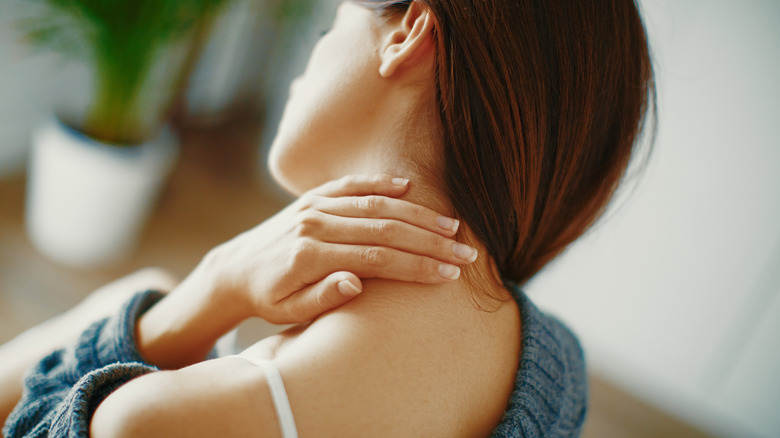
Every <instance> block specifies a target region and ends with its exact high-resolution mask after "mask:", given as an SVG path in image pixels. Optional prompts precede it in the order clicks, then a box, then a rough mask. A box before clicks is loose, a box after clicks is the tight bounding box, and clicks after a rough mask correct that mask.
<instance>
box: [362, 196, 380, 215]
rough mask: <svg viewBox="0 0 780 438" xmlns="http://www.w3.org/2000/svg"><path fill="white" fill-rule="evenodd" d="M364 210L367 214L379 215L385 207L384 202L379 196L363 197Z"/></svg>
mask: <svg viewBox="0 0 780 438" xmlns="http://www.w3.org/2000/svg"><path fill="white" fill-rule="evenodd" d="M362 199H363V210H364V211H365V212H366V213H367V214H377V213H379V211H380V210H381V209H382V206H383V205H384V200H383V199H382V198H381V197H379V196H366V197H363V198H362Z"/></svg>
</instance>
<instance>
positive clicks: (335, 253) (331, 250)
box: [312, 244, 460, 284]
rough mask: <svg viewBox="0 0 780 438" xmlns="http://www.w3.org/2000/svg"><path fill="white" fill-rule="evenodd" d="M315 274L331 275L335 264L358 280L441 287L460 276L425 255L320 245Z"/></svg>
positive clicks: (362, 247)
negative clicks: (382, 280)
mask: <svg viewBox="0 0 780 438" xmlns="http://www.w3.org/2000/svg"><path fill="white" fill-rule="evenodd" d="M320 245H322V248H321V249H320V250H319V254H320V256H319V257H317V258H316V259H315V260H314V261H313V263H314V264H315V265H316V266H313V267H312V268H313V269H312V270H313V271H315V272H328V270H330V272H332V271H333V269H334V267H335V266H336V265H337V266H338V268H335V269H342V270H344V271H349V272H352V273H354V274H355V275H357V276H358V277H360V278H384V279H388V280H399V281H412V282H416V283H427V284H441V283H446V282H449V281H452V280H456V279H458V278H459V277H460V268H459V267H457V266H455V265H453V264H450V263H446V262H442V261H439V260H436V259H433V258H431V257H427V256H424V255H418V254H412V253H408V252H404V251H400V250H397V249H394V248H388V247H383V246H368V245H342V244H320Z"/></svg>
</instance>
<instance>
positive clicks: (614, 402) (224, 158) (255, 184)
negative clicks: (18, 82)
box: [0, 119, 706, 438]
mask: <svg viewBox="0 0 780 438" xmlns="http://www.w3.org/2000/svg"><path fill="white" fill-rule="evenodd" d="M258 136H259V123H257V121H256V120H252V119H248V120H242V121H237V122H234V123H232V124H230V125H229V126H225V127H222V128H220V129H194V128H191V129H187V130H186V131H185V133H184V134H183V135H182V140H183V144H182V151H181V157H180V162H179V164H178V166H177V167H176V169H175V171H174V172H173V174H172V175H171V179H170V181H169V184H168V186H167V188H166V190H165V192H164V193H163V195H162V197H161V199H160V202H159V205H158V207H157V210H156V212H155V213H154V215H153V217H152V218H151V220H150V222H149V224H148V226H147V228H146V232H145V234H144V236H143V239H142V241H141V243H140V247H139V249H138V251H137V253H136V254H135V255H133V256H132V258H131V259H129V260H127V261H125V262H123V263H121V264H119V265H117V266H112V267H109V268H101V269H92V270H83V269H71V268H67V267H63V266H59V265H57V264H54V263H52V262H50V261H48V260H46V259H45V258H44V257H42V256H41V255H39V254H38V253H37V252H36V251H35V250H34V249H33V248H32V247H31V246H30V244H29V242H28V240H27V238H26V236H25V234H24V225H23V216H24V211H23V206H24V186H25V183H24V178H23V177H22V176H19V177H17V178H12V179H8V180H0V343H2V342H5V341H7V340H9V339H11V338H13V337H14V336H15V335H16V334H18V333H20V332H21V331H23V330H24V329H26V328H28V327H30V326H33V325H35V324H37V323H39V322H41V321H43V320H45V319H47V318H50V317H52V316H54V315H56V314H58V313H60V312H62V311H64V310H65V309H68V308H69V307H71V306H73V305H74V304H76V303H77V302H79V301H80V300H81V299H82V298H84V297H85V296H86V295H87V294H88V293H89V292H90V291H92V290H94V289H96V288H97V287H98V286H100V285H102V284H104V283H107V282H108V281H110V280H112V279H114V278H117V277H120V276H122V275H125V274H128V273H130V272H132V271H134V270H136V269H140V268H142V267H145V266H161V267H164V268H166V269H168V270H170V271H172V272H173V273H175V274H177V275H179V276H184V275H185V274H186V273H187V272H189V270H190V269H192V268H193V267H194V266H195V264H196V263H197V262H198V261H199V260H200V258H201V257H202V256H203V255H204V254H205V253H206V251H208V250H209V249H210V248H212V247H213V246H215V245H217V244H219V243H221V242H223V241H225V240H227V239H230V238H231V237H233V236H235V235H236V234H238V233H240V232H242V231H244V230H247V229H249V228H251V227H253V226H254V225H256V224H258V223H260V222H262V221H263V219H265V218H266V217H268V216H270V215H272V214H273V213H274V212H276V211H278V210H279V209H280V208H281V207H283V206H284V205H285V204H286V203H287V202H288V201H289V200H288V199H285V198H284V197H283V196H282V195H280V194H279V192H278V191H277V190H276V189H273V188H268V187H264V185H263V183H262V181H266V179H265V178H261V177H260V176H259V175H258V174H257V172H258V170H257V169H258V165H257V163H258V162H259V160H258V157H257V155H256V154H257V144H258V140H257V139H258ZM270 330H272V328H271V327H269V326H268V325H266V324H264V323H262V322H258V321H254V322H250V323H248V324H246V325H245V326H243V327H242V329H241V334H242V337H249V338H251V337H255V338H256V337H257V336H258V333H263V332H268V331H270ZM583 436H585V437H592V438H596V437H600V438H612V437H615V438H617V437H638V438H644V437H647V438H650V437H681V438H686V437H703V436H706V435H704V434H703V433H701V432H699V431H696V430H695V429H693V428H691V427H689V426H687V425H685V424H684V423H682V422H680V421H678V420H676V419H675V418H673V417H670V416H669V415H666V414H664V413H662V412H661V411H659V410H657V409H654V408H652V407H650V406H648V405H647V404H645V403H642V402H641V401H639V400H637V399H635V398H633V397H631V396H630V395H628V394H626V393H624V392H622V391H621V390H620V389H618V388H616V387H614V386H612V385H610V384H609V383H608V382H607V381H605V380H604V379H601V378H598V377H595V376H592V377H591V403H590V407H589V414H588V421H587V423H586V426H585V431H584V434H583Z"/></svg>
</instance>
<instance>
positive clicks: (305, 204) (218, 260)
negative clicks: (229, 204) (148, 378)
mask: <svg viewBox="0 0 780 438" xmlns="http://www.w3.org/2000/svg"><path fill="white" fill-rule="evenodd" d="M407 183H408V181H405V182H403V181H402V182H401V183H400V184H399V183H398V182H397V180H394V179H393V180H392V181H391V178H390V177H388V176H380V177H378V178H377V177H374V178H365V177H352V178H344V179H342V180H339V181H336V182H332V183H329V184H327V185H325V186H322V187H320V188H319V189H317V190H316V191H313V192H310V193H309V194H308V195H307V196H304V197H302V198H301V199H300V200H299V201H298V202H296V203H294V204H292V205H291V206H290V207H288V208H287V209H285V210H284V211H282V212H281V213H280V214H278V215H277V216H275V217H274V218H272V219H270V220H269V221H266V222H265V223H263V224H262V225H261V226H259V227H257V228H256V229H253V230H250V231H249V232H247V233H244V234H242V235H240V236H238V237H237V238H236V239H233V240H232V241H230V242H227V243H226V244H223V245H221V246H220V247H218V248H217V249H215V250H212V251H211V252H210V253H209V255H208V256H207V257H206V258H205V259H204V260H203V262H202V263H201V264H200V265H199V266H198V268H196V269H195V271H193V273H192V274H191V275H190V276H189V277H188V278H187V279H185V281H184V282H182V283H181V284H180V285H179V286H178V287H177V288H175V290H174V291H173V292H172V293H171V294H170V295H169V296H168V297H166V298H165V299H163V300H162V301H161V302H160V303H158V304H157V305H155V306H154V307H153V308H152V310H151V311H149V312H148V313H147V314H145V315H144V316H143V317H142V318H141V319H140V321H138V323H137V325H134V326H133V328H132V330H131V333H129V334H125V335H121V336H119V337H114V338H109V339H108V341H109V344H112V343H117V342H118V343H127V339H130V338H133V340H132V341H133V342H135V339H134V338H135V337H136V336H135V335H137V338H138V339H137V345H133V348H134V349H135V348H137V350H134V353H133V354H132V355H131V356H133V357H134V359H132V361H138V362H146V363H153V364H155V365H157V366H160V367H162V368H170V369H176V368H180V367H182V366H185V365H188V364H191V363H194V362H198V361H200V360H203V359H204V357H205V354H206V352H207V351H208V350H209V349H210V348H211V345H213V342H214V341H215V340H216V339H217V338H218V337H219V336H221V335H222V334H224V333H225V332H226V331H227V330H229V329H230V328H232V327H233V326H235V325H236V324H238V323H239V322H241V321H242V320H243V319H246V318H248V317H251V316H257V317H261V318H264V319H266V320H268V321H271V322H275V323H295V322H305V321H310V320H312V319H313V318H315V317H316V316H317V315H319V314H321V313H322V312H324V311H327V310H329V309H332V308H334V307H338V306H339V305H341V304H343V303H344V302H346V301H349V300H350V299H352V298H354V297H355V296H356V295H357V294H359V293H360V292H361V287H362V283H361V281H360V278H373V277H381V278H389V279H397V280H405V281H417V282H424V283H433V284H441V283H445V282H448V281H451V280H452V279H454V278H457V276H458V274H459V270H458V268H456V267H455V266H453V265H452V263H458V264H463V263H470V262H472V261H473V260H474V259H475V258H476V253H475V251H474V250H473V249H472V250H469V249H468V247H465V245H460V244H457V243H456V242H455V241H453V240H452V239H451V238H449V237H447V236H452V235H454V234H455V232H456V230H457V222H456V221H454V220H451V219H449V220H448V219H446V218H443V217H441V216H439V215H438V214H436V213H435V212H433V211H431V210H429V209H426V208H423V207H421V206H417V205H414V204H412V203H409V202H406V201H401V200H395V199H392V197H397V196H400V195H402V194H403V193H404V192H405V190H406V188H407ZM377 194H378V195H379V196H377ZM464 248H465V249H466V251H465V252H464V251H463V249H464ZM359 277H360V278H359ZM134 322H135V320H132V321H131V322H130V324H131V325H132V323H134ZM125 331H127V330H125ZM96 336H98V337H99V336H103V335H101V334H97V335H96ZM106 336H111V334H110V333H108V334H107V335H106ZM95 339H96V341H95V342H98V341H99V339H98V338H97V337H96V338H95ZM89 343H90V339H85V344H84V345H86V346H87V347H88V348H89V345H90V344H89ZM76 357H77V358H78V357H79V355H76ZM120 362H121V360H120ZM42 364H43V363H42ZM63 366H66V364H65V365H63ZM88 366H89V365H85V367H88ZM44 368H45V365H44ZM66 368H67V366H66ZM83 368H84V367H79V368H78V372H79V373H80V372H82V370H83ZM98 371H100V370H95V372H98ZM42 374H44V375H43V378H44V379H46V378H55V379H56V377H51V376H48V375H46V373H45V372H44V373H42ZM65 374H67V375H68V376H70V375H71V374H72V373H71V372H70V371H67V370H66V372H65ZM167 375H169V374H168V373H166V374H163V376H167ZM173 375H176V374H173ZM83 377H84V378H85V379H89V378H90V375H85V376H83ZM93 377H94V376H93ZM60 383H64V384H65V385H67V384H74V382H71V381H67V382H60ZM122 383H124V382H122ZM61 386H62V385H61ZM113 388H114V387H109V388H108V390H109V391H110V390H113ZM131 388H132V386H131ZM72 390H73V391H77V392H78V390H77V387H73V388H72ZM99 391H102V390H100V389H99ZM105 395H106V394H105V393H103V396H105ZM169 395H175V394H169ZM101 400H102V398H100V397H98V398H97V399H95V400H93V401H92V402H90V406H92V408H94V406H96V405H97V404H98V403H100V401H101ZM67 402H68V400H67V399H65V400H63V401H62V402H61V403H60V404H61V405H62V404H63V403H65V404H67ZM66 407H67V406H66ZM60 408H62V406H60ZM92 408H90V410H87V411H85V412H82V413H80V415H81V416H80V417H79V418H80V420H78V421H84V420H85V418H86V421H89V418H90V416H91V414H92V411H91V409H92Z"/></svg>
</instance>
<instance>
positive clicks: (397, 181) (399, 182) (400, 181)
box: [392, 178, 409, 187]
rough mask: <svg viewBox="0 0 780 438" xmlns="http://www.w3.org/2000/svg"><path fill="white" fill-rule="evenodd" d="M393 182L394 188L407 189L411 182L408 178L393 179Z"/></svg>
mask: <svg viewBox="0 0 780 438" xmlns="http://www.w3.org/2000/svg"><path fill="white" fill-rule="evenodd" d="M392 182H393V185H394V186H398V187H406V185H407V184H409V180H408V179H406V178H393V180H392Z"/></svg>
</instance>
